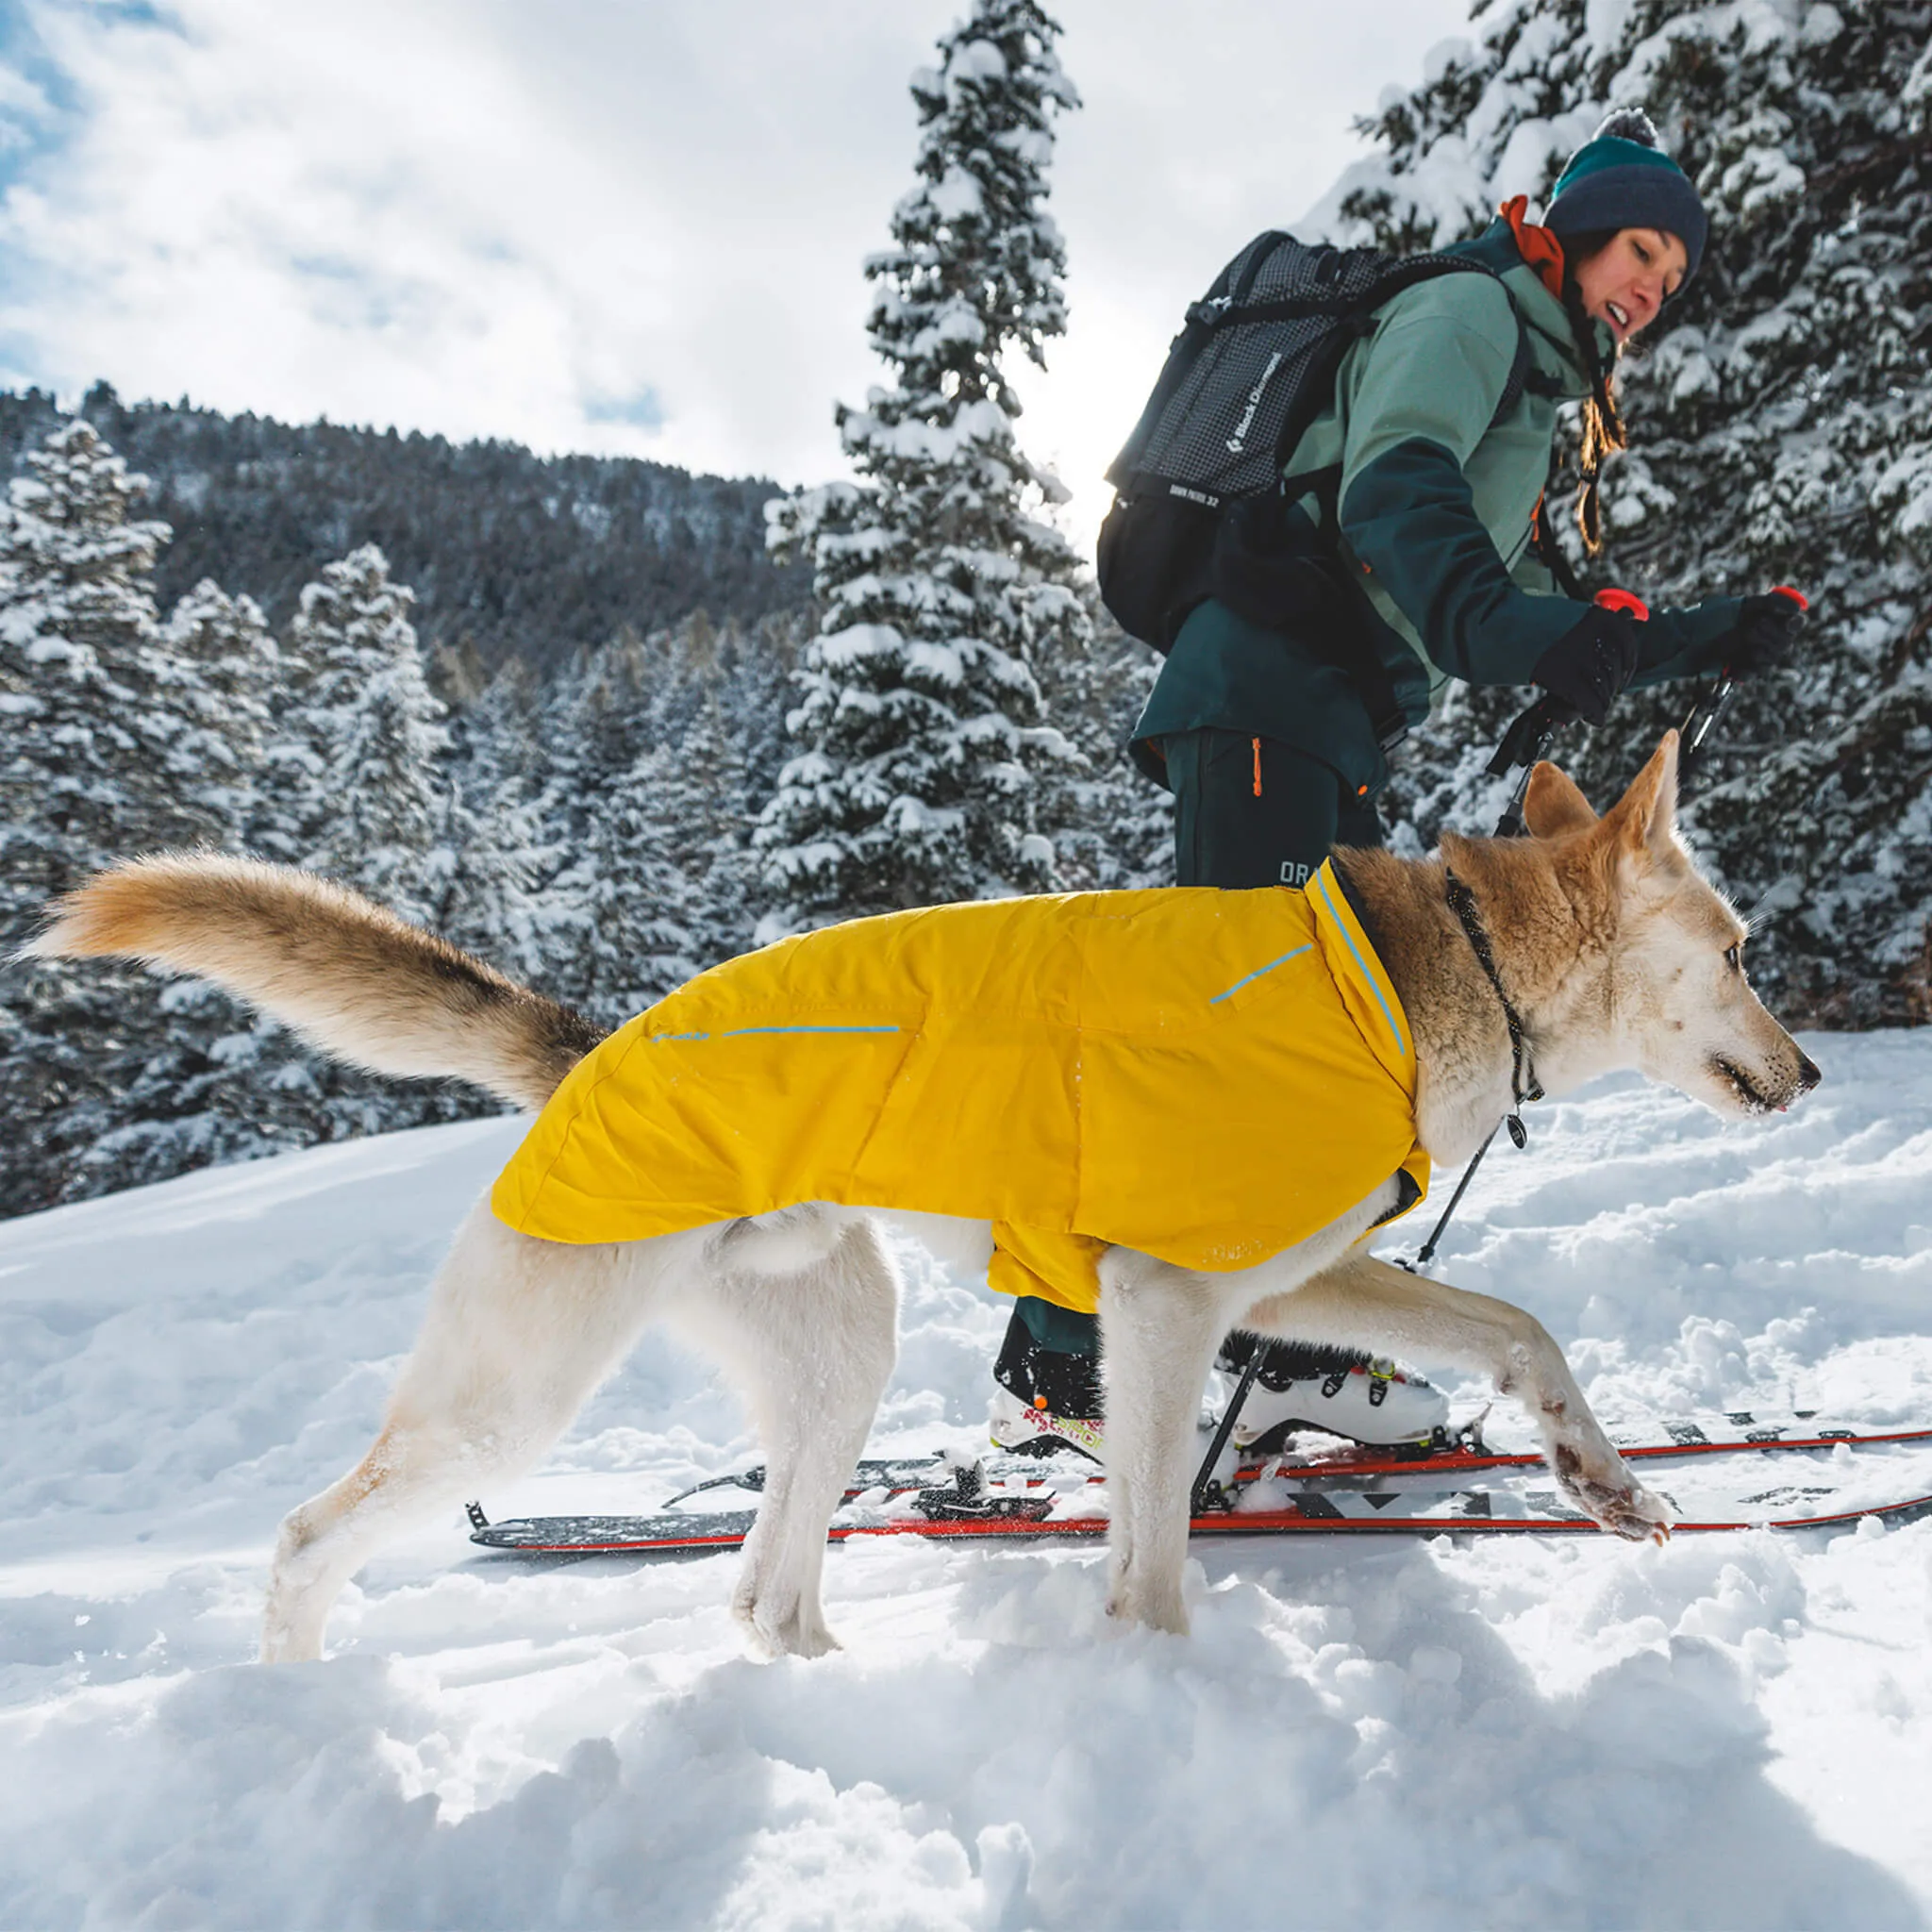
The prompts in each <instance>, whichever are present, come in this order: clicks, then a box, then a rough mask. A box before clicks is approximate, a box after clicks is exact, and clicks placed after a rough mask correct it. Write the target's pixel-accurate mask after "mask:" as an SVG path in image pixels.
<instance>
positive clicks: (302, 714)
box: [281, 543, 448, 920]
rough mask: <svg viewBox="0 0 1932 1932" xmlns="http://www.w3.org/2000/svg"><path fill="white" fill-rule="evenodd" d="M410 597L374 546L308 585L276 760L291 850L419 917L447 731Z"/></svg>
mask: <svg viewBox="0 0 1932 1932" xmlns="http://www.w3.org/2000/svg"><path fill="white" fill-rule="evenodd" d="M414 601H415V598H414V594H413V593H412V592H411V591H409V590H408V587H407V586H405V585H402V584H397V583H392V582H391V580H390V574H389V563H388V560H387V559H386V558H384V556H383V554H382V552H381V551H380V550H378V549H377V548H376V546H375V544H373V543H365V544H363V545H362V546H361V547H360V548H359V549H358V550H354V551H352V552H351V553H350V554H349V555H348V556H347V557H344V558H341V559H339V560H338V561H337V562H334V563H331V564H327V565H325V566H324V569H323V573H322V575H321V577H320V578H319V579H318V580H317V581H315V582H314V583H311V584H308V586H306V587H305V588H304V590H303V592H302V604H301V608H300V609H299V610H298V611H297V613H296V615H295V619H294V622H293V623H292V624H291V626H290V630H289V653H290V656H291V658H293V659H294V662H295V666H296V673H297V675H298V677H299V678H300V680H301V699H300V702H299V704H298V706H297V708H295V710H294V711H293V713H292V715H291V717H290V719H289V721H288V727H287V733H286V738H285V742H284V745H283V747H282V748H281V749H282V754H283V755H282V758H281V762H282V764H283V767H284V769H285V770H288V771H290V772H291V774H293V781H292V783H291V786H290V788H289V790H290V793H291V796H290V798H289V804H290V806H291V814H290V816H291V820H292V824H291V826H290V829H289V831H288V832H287V834H286V835H285V837H286V839H287V841H288V843H289V844H290V846H291V848H292V854H291V856H294V857H296V858H298V860H299V862H300V863H302V864H303V865H306V866H308V867H311V868H313V869H314V870H316V871H319V872H325V873H326V874H328V875H329V876H330V877H331V878H336V879H340V880H341V882H342V883H343V884H345V885H350V886H354V887H355V888H356V889H357V890H358V891H363V892H367V893H368V894H369V895H370V897H371V898H373V899H375V900H378V901H379V902H380V903H381V904H383V905H385V906H387V907H389V908H391V910H393V911H396V912H399V913H401V914H402V915H403V916H404V917H405V918H406V919H416V920H424V919H427V918H428V917H429V905H428V900H429V896H430V885H431V874H432V872H433V870H434V867H433V862H432V854H433V851H434V849H435V845H436V841H437V838H438V835H439V832H440V829H441V821H442V817H443V800H442V798H441V795H440V790H439V782H438V779H439V774H438V759H439V758H440V757H441V754H442V752H443V750H444V749H445V747H446V745H447V742H448V738H447V733H446V732H445V730H444V728H443V724H442V717H443V707H442V705H441V701H440V700H438V699H437V698H436V697H435V696H434V695H433V694H432V693H431V691H430V690H429V686H428V683H427V681H426V680H425V676H424V670H423V654H422V652H421V650H420V649H419V648H418V645H417V641H416V630H415V626H414V625H412V624H411V623H410V622H409V607H410V605H411V604H412V603H414Z"/></svg>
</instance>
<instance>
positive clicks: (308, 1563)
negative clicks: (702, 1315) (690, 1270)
mask: <svg viewBox="0 0 1932 1932" xmlns="http://www.w3.org/2000/svg"><path fill="white" fill-rule="evenodd" d="M675 1241H683V1242H685V1243H686V1245H687V1247H694V1246H695V1239H694V1238H686V1237H681V1236H675V1237H670V1238H669V1239H668V1240H667V1241H664V1242H663V1243H657V1242H647V1243H638V1244H635V1245H631V1246H627V1247H619V1246H608V1245H607V1246H597V1247H581V1248H580V1247H570V1246H563V1245H560V1244H558V1243H556V1242H552V1241H536V1240H533V1239H532V1238H531V1237H529V1236H527V1235H521V1234H517V1233H515V1232H513V1231H512V1230H511V1229H509V1228H508V1227H505V1226H504V1225H503V1224H502V1223H500V1222H499V1221H497V1220H496V1219H495V1217H494V1216H493V1215H492V1214H491V1212H490V1209H489V1207H488V1204H487V1203H485V1204H479V1206H478V1207H477V1208H475V1210H474V1211H473V1213H472V1214H471V1217H470V1219H469V1220H468V1222H466V1223H465V1224H464V1225H463V1227H462V1229H461V1230H460V1231H459V1232H458V1236H457V1240H456V1243H455V1245H454V1247H453V1248H452V1249H451V1251H450V1255H449V1257H448V1259H447V1260H446V1261H445V1262H444V1263H443V1265H442V1268H441V1271H440V1272H439V1273H438V1275H437V1277H436V1281H435V1284H434V1286H433V1288H432V1290H431V1293H430V1303H429V1309H428V1313H427V1315H426V1316H425V1321H424V1324H423V1332H422V1334H421V1336H420V1337H419V1338H418V1339H417V1342H416V1347H415V1350H414V1352H413V1353H412V1354H411V1355H410V1357H409V1359H408V1362H406V1363H405V1364H404V1366H403V1370H402V1374H400V1375H399V1376H398V1378H397V1381H396V1386H395V1391H394V1392H393V1393H392V1394H391V1397H390V1404H389V1411H388V1414H387V1415H386V1416H385V1418H384V1421H383V1424H382V1432H381V1434H380V1435H378V1436H377V1437H376V1439H375V1445H374V1446H373V1447H372V1448H371V1449H370V1451H369V1453H368V1455H367V1456H365V1457H363V1458H362V1460H361V1461H360V1462H359V1463H358V1465H357V1466H356V1467H355V1468H354V1469H352V1470H351V1471H350V1472H349V1473H348V1474H347V1475H345V1476H343V1477H342V1478H341V1481H340V1482H337V1483H334V1484H332V1485H331V1486H330V1487H329V1488H328V1489H326V1490H325V1491H323V1492H322V1494H321V1495H319V1496H316V1497H313V1498H312V1499H311V1500H310V1501H308V1502H307V1503H304V1504H303V1505H302V1506H301V1507H299V1508H297V1509H294V1510H292V1511H291V1513H290V1515H289V1517H288V1518H287V1520H286V1521H285V1522H284V1523H283V1524H282V1531H281V1538H280V1541H279V1542H278V1543H277V1545H276V1549H275V1566H274V1570H273V1574H272V1575H271V1578H270V1583H269V1593H268V1606H267V1610H266V1613H265V1616H264V1618H263V1624H262V1640H261V1656H262V1660H263V1661H264V1662H268V1663H275V1662H291V1661H299V1660H302V1659H305V1658H312V1657H320V1656H321V1655H322V1640H323V1629H324V1624H325V1622H326V1620H327V1617H328V1611H329V1607H330V1606H331V1605H332V1604H333V1603H334V1601H335V1599H336V1597H337V1595H338V1594H339V1592H340V1591H341V1588H342V1586H343V1584H344V1583H346V1582H347V1581H348V1579H349V1578H350V1577H351V1576H352V1575H353V1574H355V1572H356V1571H357V1570H358V1568H359V1567H360V1565H361V1564H362V1563H363V1562H364V1561H366V1560H367V1558H368V1557H370V1556H371V1555H372V1554H374V1552H375V1550H376V1549H377V1548H379V1547H380V1546H381V1545H382V1544H383V1543H384V1542H386V1541H389V1540H390V1539H391V1537H393V1536H394V1535H396V1534H397V1533H398V1532H400V1531H401V1530H403V1529H404V1528H406V1527H408V1526H410V1525H411V1524H417V1523H420V1522H422V1521H423V1520H424V1519H425V1518H426V1517H429V1516H432V1515H433V1514H434V1513H435V1512H436V1511H437V1510H439V1509H443V1508H447V1507H451V1506H452V1505H453V1504H456V1503H459V1502H461V1501H462V1500H463V1499H464V1497H465V1496H474V1495H475V1494H476V1493H477V1492H478V1491H480V1490H481V1489H482V1488H483V1487H484V1486H485V1485H486V1484H489V1483H492V1482H498V1483H500V1482H502V1481H505V1480H507V1479H508V1478H511V1477H514V1476H516V1475H520V1474H524V1473H525V1471H527V1470H529V1469H531V1468H532V1467H534V1466H535V1465H536V1464H537V1462H539V1461H540V1460H541V1457H543V1455H544V1454H545V1453H546V1451H548V1450H549V1448H550V1447H551V1445H552V1444H553V1443H554V1442H555V1441H557V1439H558V1437H559V1436H560V1435H561V1434H562V1433H563V1432H564V1430H565V1429H566V1428H568V1427H569V1426H570V1424H571V1421H572V1419H573V1418H574V1417H575V1414H576V1412H577V1410H578V1409H579V1408H580V1407H582V1406H583V1403H584V1401H585V1399H586V1397H588V1396H589V1394H590V1393H591V1391H592V1390H593V1389H594V1388H595V1387H596V1386H597V1384H598V1383H599V1382H600V1381H602V1380H603V1378H604V1377H605V1375H607V1374H608V1373H609V1371H610V1370H611V1368H612V1367H613V1366H614V1365H615V1364H616V1363H617V1362H618V1361H619V1360H620V1359H621V1358H622V1357H623V1356H624V1355H625V1352H626V1351H627V1350H628V1349H629V1347H630V1346H631V1344H632V1342H634V1341H636V1339H637V1336H638V1332H639V1330H640V1328H641V1326H642V1324H643V1322H644V1320H645V1317H646V1315H647V1314H648V1313H649V1312H650V1305H651V1300H652V1295H651V1284H652V1278H653V1275H654V1274H658V1273H661V1271H662V1268H663V1266H664V1264H665V1261H666V1260H675V1251H672V1252H668V1253H664V1254H661V1255H658V1254H653V1252H652V1250H654V1249H659V1248H661V1249H663V1250H670V1249H671V1243H672V1242H675Z"/></svg>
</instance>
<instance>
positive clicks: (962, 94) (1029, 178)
mask: <svg viewBox="0 0 1932 1932" xmlns="http://www.w3.org/2000/svg"><path fill="white" fill-rule="evenodd" d="M1058 33H1059V28H1058V25H1057V24H1056V23H1055V22H1054V21H1053V20H1052V19H1051V18H1050V17H1049V16H1048V15H1047V14H1046V12H1045V11H1044V10H1043V9H1042V8H1041V7H1040V6H1039V5H1037V4H1036V0H974V7H973V9H972V11H971V13H970V15H969V16H968V18H967V19H966V20H965V21H963V22H962V23H961V24H960V25H958V26H956V27H955V28H954V29H953V31H952V32H950V33H949V34H947V35H946V36H945V37H944V39H942V40H941V42H940V47H939V51H940V65H939V67H938V68H937V69H936V70H933V69H925V70H922V71H921V72H919V73H918V74H916V75H914V76H913V81H912V94H913V99H914V101H915V102H916V103H917V106H918V109H919V118H920V127H921V134H920V143H919V155H918V160H917V163H916V166H917V173H918V181H917V183H916V185H915V186H914V188H913V189H912V191H911V192H910V193H908V195H907V196H906V198H905V199H904V200H903V201H901V202H900V204H899V206H898V208H896V209H895V210H894V213H893V217H892V238H893V245H892V246H891V248H890V249H888V250H887V251H886V252H884V253H883V254H881V255H878V256H874V258H872V259H871V260H869V261H868V262H867V263H866V267H865V272H866V275H867V276H868V277H869V278H870V279H871V280H872V281H873V282H874V284H875V285H876V289H877V293H876V294H875V296H874V302H873V307H872V312H871V316H870V319H869V323H868V333H869V336H870V339H871V341H872V344H873V347H874V350H875V351H876V352H877V353H878V355H879V357H880V358H882V359H883V360H884V361H885V362H886V364H887V365H888V366H889V368H890V369H891V372H892V376H893V380H892V382H891V386H890V387H885V388H879V389H874V391H872V392H871V394H870V396H869V397H868V399H867V404H866V407H865V408H863V409H854V408H843V407H841V408H840V409H839V411H838V423H839V430H840V435H841V440H842V441H843V444H844V447H845V450H846V453H847V455H848V456H849V457H850V458H851V461H852V465H853V468H854V470H855V471H856V472H857V475H858V481H857V482H856V483H841V484H834V485H831V486H829V487H827V488H824V489H821V490H816V491H809V492H808V493H806V494H804V495H802V496H799V497H794V498H790V499H784V500H781V501H779V502H778V503H776V504H774V506H772V508H771V510H770V511H769V514H770V515H771V518H772V537H773V542H774V549H775V550H777V551H778V552H779V553H780V554H781V555H783V554H793V555H799V556H803V557H807V558H809V559H810V561H811V563H812V565H813V569H814V573H815V576H814V583H815V588H816V591H817V595H818V598H819V602H820V607H821V611H822V619H821V625H820V630H819V635H818V636H817V638H816V639H815V640H814V641H813V642H812V643H811V645H810V646H809V648H808V651H807V654H806V660H805V664H804V667H803V670H802V673H801V683H802V687H803V699H802V702H801V703H800V705H799V706H798V708H797V709H796V711H795V712H794V713H793V714H792V721H791V722H792V729H793V732H794V735H795V737H796V738H797V739H798V740H799V741H802V743H803V745H804V746H805V749H804V750H803V751H802V752H801V753H800V754H799V756H797V757H796V758H793V759H792V760H791V763H789V764H788V765H787V766H786V767H785V769H784V771H783V773H782V774H781V776H780V779H779V784H778V790H777V791H776V792H775V794H774V796H773V798H772V800H771V802H770V804H769V806H768V807H767V808H766V812H765V816H764V823H763V824H762V825H761V826H760V827H759V830H758V844H759V847H760V849H761V850H762V852H763V853H764V855H765V858H766V861H767V874H768V877H769V878H770V879H771V881H772V883H773V885H774V890H775V891H776V892H777V895H778V897H779V899H780V900H781V902H783V903H782V910H781V911H780V912H779V913H778V914H776V915H774V919H773V920H772V921H771V922H769V925H768V929H769V930H772V931H782V930H786V929H788V928H791V927H795V926H798V925H807V924H818V923H822V922H824V921H826V920H829V919H832V918H836V917H843V916H847V915H850V914H854V913H859V912H875V911H882V910H887V909H891V908H899V907H907V906H915V905H923V904H928V903H931V902H933V901H935V900H945V899H964V898H976V897H983V896H987V895H996V894H999V893H1003V892H1010V891H1026V890H1037V889H1038V888H1040V887H1041V886H1043V885H1045V884H1046V883H1047V882H1048V880H1049V878H1050V877H1051V874H1052V865H1053V848H1052V844H1051V842H1050V841H1049V840H1048V839H1047V838H1045V837H1044V836H1042V834H1041V831H1040V830H1038V829H1037V828H1036V819H1037V813H1036V809H1035V774H1036V773H1037V772H1038V771H1039V770H1040V769H1041V766H1042V765H1043V764H1044V762H1045V761H1046V760H1048V759H1049V758H1056V757H1060V756H1064V755H1065V743H1064V741H1063V740H1062V739H1061V738H1060V736H1059V734H1058V732H1057V731H1055V730H1054V729H1053V728H1052V727H1050V726H1048V725H1047V724H1044V722H1043V716H1042V709H1041V698H1040V689H1039V685H1038V683H1037V681H1036V677H1035V673H1034V664H1035V662H1036V659H1037V657H1038V655H1039V654H1040V653H1041V652H1042V651H1052V650H1058V649H1063V648H1066V640H1067V639H1069V638H1070V637H1072V636H1073V635H1074V633H1076V632H1077V631H1078V629H1079V627H1080V626H1081V625H1083V624H1084V623H1085V621H1086V620H1085V613H1084V610H1083V608H1082V606H1081V604H1080V600H1079V598H1078V597H1077V596H1076V594H1075V593H1074V588H1073V581H1074V557H1073V553H1072V551H1071V549H1070V548H1069V546H1068V545H1067V543H1066V541H1064V539H1063V538H1062V537H1061V536H1060V535H1059V534H1058V531H1057V530H1055V529H1054V528H1053V527H1052V526H1051V525H1050V524H1049V523H1048V522H1047V521H1046V511H1045V508H1044V506H1046V505H1050V504H1053V503H1055V502H1058V501H1060V500H1063V497H1064V491H1062V489H1061V487H1060V485H1059V484H1058V482H1057V480H1056V479H1054V478H1053V477H1052V476H1051V475H1048V474H1047V473H1046V472H1045V471H1043V470H1041V468H1039V467H1038V466H1036V465H1035V464H1033V463H1032V462H1030V461H1028V460H1027V458H1025V457H1024V455H1023V454H1022V453H1021V451H1020V449H1019V446H1018V443H1017V441H1015V437H1014V430H1013V424H1014V419H1015V417H1016V416H1017V415H1018V414H1019V410H1020V405H1019V402H1018V399H1017V398H1016V397H1015V395H1014V393H1013V391H1012V389H1011V387H1010V386H1009V384H1008V380H1007V378H1006V375H1004V374H1003V369H1002V363H1003V358H1006V357H1007V356H1008V354H1010V353H1011V352H1013V351H1015V350H1017V351H1019V352H1021V353H1023V354H1024V355H1025V356H1027V357H1029V358H1031V359H1033V360H1034V361H1036V362H1038V361H1041V360H1042V359H1043V351H1044V345H1045V343H1046V342H1047V341H1049V340H1050V339H1051V338H1052V337H1054V336H1056V335H1058V334H1060V333H1061V332H1062V330H1063V329H1064V327H1065V325H1066V311H1065V303H1064V299H1063V297H1062V293H1061V277H1062V275H1063V274H1064V271H1065V252H1064V249H1063V247H1062V245H1061V242H1060V238H1059V234H1058V230H1057V229H1056V227H1055V226H1054V225H1053V222H1052V220H1051V218H1050V217H1049V216H1048V214H1047V213H1046V210H1045V205H1044V204H1045V199H1046V168H1047V164H1048V161H1049V160H1050V158H1051V157H1052V153H1053V130H1052V117H1053V115H1054V114H1055V113H1056V112H1057V111H1062V110H1066V109H1071V108H1074V107H1076V106H1077V105H1078V97H1077V95H1076V94H1075V93H1074V90H1073V87H1072V86H1071V84H1070V83H1069V82H1068V80H1067V78H1066V76H1065V75H1063V74H1062V72H1061V71H1060V66H1059V62H1058V58H1057V56H1056V54H1055V51H1054V42H1055V41H1056V40H1057V38H1058Z"/></svg>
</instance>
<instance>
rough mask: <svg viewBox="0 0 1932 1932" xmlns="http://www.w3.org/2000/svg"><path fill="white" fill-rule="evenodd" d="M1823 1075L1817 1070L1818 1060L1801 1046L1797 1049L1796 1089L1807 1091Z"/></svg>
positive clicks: (1815, 1084)
mask: <svg viewBox="0 0 1932 1932" xmlns="http://www.w3.org/2000/svg"><path fill="white" fill-rule="evenodd" d="M1822 1079H1824V1074H1822V1073H1820V1072H1819V1070H1818V1062H1817V1061H1816V1060H1814V1059H1813V1058H1811V1056H1810V1055H1809V1054H1808V1053H1807V1052H1806V1051H1805V1049H1804V1048H1803V1047H1802V1046H1801V1047H1800V1048H1799V1049H1798V1091H1799V1092H1800V1093H1808V1092H1810V1091H1811V1090H1812V1088H1814V1087H1815V1086H1817V1084H1818V1083H1819V1081H1821V1080H1822Z"/></svg>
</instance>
